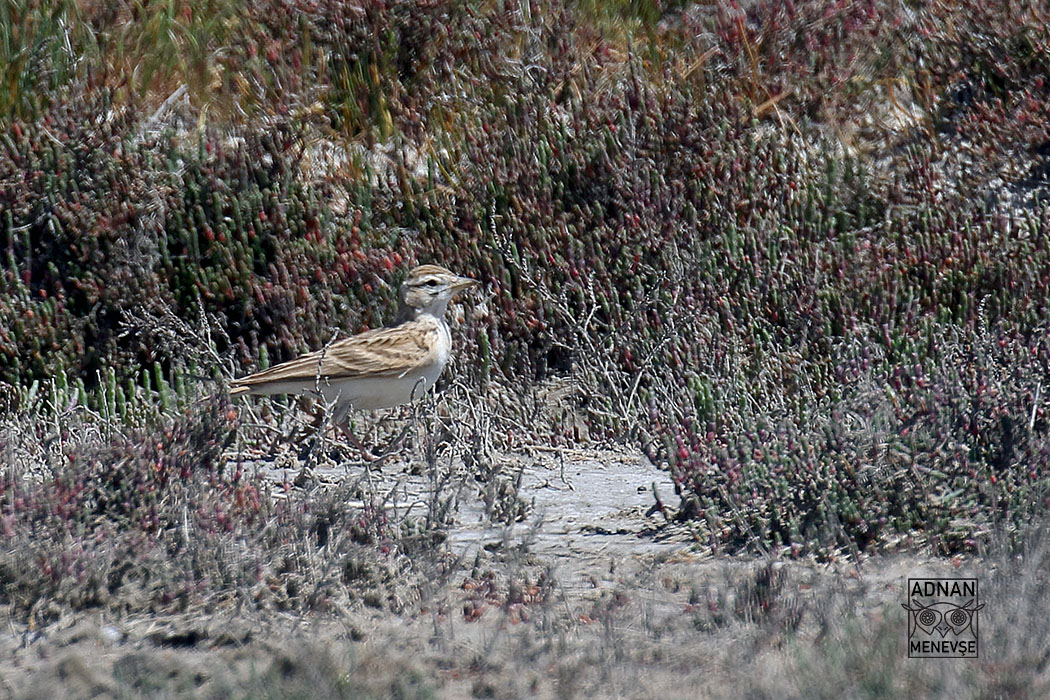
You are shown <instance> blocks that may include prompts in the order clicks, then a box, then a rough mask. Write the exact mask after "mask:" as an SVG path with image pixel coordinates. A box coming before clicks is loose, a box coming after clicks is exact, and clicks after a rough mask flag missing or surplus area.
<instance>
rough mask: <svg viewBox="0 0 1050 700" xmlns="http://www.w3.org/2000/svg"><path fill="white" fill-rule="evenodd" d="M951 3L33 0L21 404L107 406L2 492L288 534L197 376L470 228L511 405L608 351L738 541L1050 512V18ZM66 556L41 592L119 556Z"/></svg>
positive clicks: (15, 284)
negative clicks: (84, 566) (236, 464)
mask: <svg viewBox="0 0 1050 700" xmlns="http://www.w3.org/2000/svg"><path fill="white" fill-rule="evenodd" d="M913 5H914V6H908V5H906V4H899V3H890V2H839V3H827V2H815V1H814V2H810V1H808V0H804V1H800V2H795V3H780V2H775V3H764V2H759V3H751V4H750V5H749V6H748V7H747V9H745V10H741V9H738V8H735V6H730V5H724V6H717V7H716V6H709V5H695V6H680V7H679V6H672V7H668V8H662V7H661V6H659V5H657V4H655V3H633V2H631V3H620V4H618V5H617V6H616V7H614V8H612V9H610V8H609V7H606V6H604V5H602V4H599V3H583V4H581V5H580V6H577V5H575V4H571V3H570V4H564V3H557V2H552V3H540V4H539V5H536V4H535V3H532V4H529V3H518V2H508V3H504V2H494V3H474V2H460V1H456V0H450V1H448V2H436V3H424V4H420V3H412V2H409V3H392V4H389V5H388V4H385V3H375V4H373V3H365V4H364V5H363V6H357V5H354V4H352V3H344V2H335V1H332V2H317V3H287V2H276V1H275V2H263V3H258V4H253V5H251V6H250V7H249V6H242V5H240V4H238V5H237V6H234V5H233V4H232V3H226V2H222V1H221V0H220V1H217V2H211V3H203V4H201V3H187V2H175V1H172V2H145V1H143V2H139V1H136V2H123V3H72V2H68V3H45V4H41V3H32V2H4V3H3V4H2V5H0V40H2V41H0V51H2V55H0V65H3V66H4V71H5V72H4V74H3V80H2V87H0V90H2V92H0V123H2V129H0V132H2V144H0V252H2V257H3V259H2V272H0V381H2V382H3V383H4V386H5V390H4V394H3V395H4V401H5V407H6V408H7V409H8V413H9V415H10V418H11V420H12V421H18V420H22V421H29V420H31V421H33V422H35V424H36V425H37V431H38V433H39V437H40V439H41V440H42V441H44V442H46V443H47V444H52V443H50V442H47V441H51V440H57V443H55V444H59V445H61V444H62V443H63V440H64V438H63V428H62V422H61V420H57V419H55V417H56V416H57V417H59V418H61V417H62V416H64V415H68V413H69V412H70V411H73V410H80V411H83V412H85V414H86V415H87V417H88V424H90V425H95V426H99V427H98V428H97V430H98V432H99V433H100V434H102V435H103V439H101V440H97V441H95V442H94V443H92V442H91V440H86V441H84V442H81V443H77V444H78V445H79V446H78V447H77V448H76V449H70V450H61V449H59V450H52V451H50V452H47V457H46V459H43V462H42V463H44V464H46V469H44V468H43V467H41V468H40V469H39V470H38V471H36V472H34V473H32V474H26V473H24V471H22V470H19V469H15V468H14V467H11V468H7V469H5V471H4V473H3V484H2V486H0V509H2V511H3V513H4V516H3V517H4V519H5V520H4V523H5V525H4V527H5V528H9V529H10V531H11V532H13V533H21V535H20V536H22V537H25V538H27V541H29V540H32V541H34V542H38V543H39V546H40V547H46V546H48V542H47V541H45V539H44V538H42V535H41V533H45V532H46V533H51V535H52V536H54V537H61V538H63V539H62V541H63V542H64V543H65V545H72V546H73V549H72V550H70V551H78V550H76V547H85V548H87V549H91V548H92V547H95V546H96V545H97V543H99V542H101V541H103V539H106V538H108V537H111V536H112V537H115V538H116V539H115V540H111V541H116V542H121V543H124V544H120V545H119V546H120V547H123V546H125V544H126V545H127V546H135V547H139V546H140V545H141V546H142V547H143V549H141V550H136V551H141V556H142V557H148V556H152V555H151V554H148V552H163V551H169V552H176V553H177V552H178V551H179V546H181V545H179V544H178V538H179V537H184V536H183V535H181V534H180V532H181V530H180V529H184V528H185V527H186V526H185V522H187V521H186V519H185V518H183V513H184V512H186V511H188V512H192V513H196V514H197V515H195V516H194V517H195V518H197V520H196V521H195V523H194V527H197V528H202V531H205V532H207V531H209V527H213V529H215V530H216V531H220V530H225V531H226V532H227V533H229V532H233V531H236V532H242V530H241V528H246V530H243V532H245V533H248V532H250V533H251V534H244V537H246V538H256V539H254V540H253V541H256V542H261V543H264V545H260V546H264V550H263V551H275V550H266V549H265V547H270V546H271V545H272V547H278V545H280V546H291V545H289V544H288V543H287V542H284V543H278V542H275V541H272V540H269V539H267V538H269V537H270V536H271V531H270V530H267V529H266V528H267V527H272V523H273V521H274V518H278V517H280V509H278V508H277V507H276V506H275V505H274V503H273V502H272V501H271V500H270V499H268V498H267V497H266V487H265V485H264V484H263V483H261V481H256V482H252V483H248V482H247V481H245V479H247V478H248V477H245V476H244V475H237V474H231V473H230V466H229V465H228V464H227V463H226V461H225V458H224V457H223V456H222V455H223V452H222V446H223V445H225V444H226V441H227V440H232V439H233V438H232V432H231V431H233V430H234V429H235V428H236V427H237V423H238V419H237V416H236V415H235V414H233V413H230V414H229V417H227V416H228V410H227V407H226V406H224V405H221V401H220V402H219V403H213V404H208V407H207V408H206V409H202V408H201V407H200V406H201V404H199V403H196V402H197V401H198V400H199V397H200V395H201V394H205V393H209V392H210V393H216V392H217V391H219V387H221V385H222V379H223V378H224V377H226V376H229V375H230V374H239V373H242V372H244V371H247V370H248V369H249V368H251V367H252V366H253V365H255V364H259V363H265V362H278V361H281V360H284V359H287V358H289V357H291V356H293V355H294V354H296V353H298V352H301V351H303V350H305V349H307V348H315V347H320V346H322V345H323V344H324V343H326V342H327V341H329V340H330V339H331V338H332V337H333V336H334V335H335V334H336V333H337V332H338V329H343V330H349V331H356V330H359V329H361V328H363V327H365V326H376V325H378V324H380V323H381V322H382V321H383V320H384V316H385V315H386V313H387V310H388V309H389V308H390V306H391V304H392V296H393V292H392V290H393V289H394V288H395V284H394V283H395V282H396V280H397V275H398V274H399V272H400V271H402V270H404V269H405V268H407V267H408V266H409V265H411V264H413V263H416V262H423V261H441V262H443V263H444V264H446V265H447V266H448V267H450V268H452V269H454V270H457V271H461V272H463V273H464V274H470V275H472V276H475V277H478V278H479V279H481V280H482V281H483V282H484V284H485V285H486V287H487V290H488V291H489V293H491V295H492V296H491V298H490V299H488V300H487V305H488V311H489V313H488V314H485V313H479V314H476V315H468V318H467V319H466V321H465V324H464V326H463V327H462V328H461V329H460V331H459V333H460V336H461V337H462V338H463V339H465V342H463V343H462V344H461V348H462V349H463V355H462V357H461V361H460V370H461V374H462V376H463V377H464V381H466V382H467V383H468V384H469V385H470V386H472V387H475V388H477V390H478V391H479V392H481V391H482V388H484V393H482V401H483V403H485V402H487V407H488V408H489V410H491V411H493V412H494V413H497V414H498V413H500V412H501V411H504V412H505V411H511V410H514V409H515V408H516V407H514V406H508V405H507V402H502V401H500V400H498V399H497V398H496V397H497V396H500V395H505V394H500V393H498V392H499V391H503V392H506V391H512V392H515V391H518V392H520V391H523V390H524V389H525V388H526V387H528V386H530V385H531V384H532V383H534V382H542V381H544V380H547V379H549V378H551V377H555V376H559V375H566V374H571V375H572V377H573V379H574V381H575V384H576V386H577V387H578V391H577V392H576V394H575V395H574V396H573V399H572V400H573V401H574V402H575V403H576V405H575V407H574V408H575V410H576V413H577V414H578V415H579V416H582V422H583V423H585V424H586V425H585V427H586V429H587V431H588V432H589V435H590V436H592V437H594V438H598V439H625V440H628V441H630V442H632V443H634V444H640V445H642V446H643V447H644V448H645V449H646V450H647V452H648V453H649V455H650V456H651V457H652V458H653V459H654V460H656V461H660V462H666V464H667V465H668V468H669V469H671V470H672V472H673V474H674V477H675V480H676V482H677V484H678V487H679V494H678V495H679V496H680V497H681V503H682V507H681V509H680V511H679V517H680V518H683V519H692V520H693V521H694V522H695V526H696V528H697V532H698V534H699V536H700V537H701V539H702V540H703V541H704V542H705V543H707V544H709V545H710V546H711V547H713V548H715V549H723V550H729V551H738V550H741V549H755V550H759V551H771V550H772V551H777V552H791V553H793V554H800V553H803V552H809V553H816V554H819V555H822V556H834V555H835V554H836V553H837V552H841V551H852V552H859V551H870V550H873V549H877V548H879V547H881V546H884V545H886V544H888V543H891V542H895V541H899V540H900V539H901V538H908V537H914V538H918V539H919V540H921V541H925V542H929V543H931V544H932V545H933V546H934V548H935V549H936V550H937V551H938V552H946V553H947V552H958V551H965V550H972V549H974V548H976V547H979V546H980V544H981V543H982V541H983V540H984V538H986V537H987V534H988V533H989V532H990V531H991V530H992V529H993V528H1002V529H1004V530H1005V531H1006V532H1008V533H1013V532H1015V531H1017V528H1019V527H1021V526H1023V525H1024V524H1025V523H1027V522H1028V521H1029V520H1030V518H1031V517H1032V515H1033V514H1034V513H1035V512H1037V511H1039V510H1041V509H1042V508H1043V507H1044V505H1045V499H1046V498H1047V496H1048V494H1047V489H1046V487H1047V479H1048V475H1050V472H1048V471H1047V470H1048V463H1050V460H1048V455H1050V439H1048V434H1050V414H1048V412H1047V406H1048V404H1047V395H1048V392H1050V341H1048V340H1047V334H1046V332H1047V327H1048V321H1050V316H1048V312H1047V305H1046V304H1047V302H1046V299H1047V298H1048V297H1050V294H1048V292H1050V277H1048V275H1047V273H1046V271H1047V270H1048V269H1050V191H1048V175H1047V173H1048V172H1050V170H1048V169H1050V165H1048V163H1050V161H1048V160H1047V159H1048V158H1050V155H1048V153H1050V150H1048V144H1050V123H1048V122H1047V120H1046V118H1045V117H1046V115H1045V106H1046V104H1047V102H1048V99H1050V30H1048V27H1050V22H1048V21H1047V20H1048V19H1050V18H1048V17H1047V16H1045V11H1042V12H1043V14H1040V12H1041V11H1040V10H1039V9H1038V6H1036V7H1035V8H1029V9H1020V8H1015V7H1014V6H1013V4H1010V3H1006V4H1005V5H1006V6H1003V7H1001V6H1000V4H996V3H993V4H991V5H993V6H992V7H988V6H986V5H988V4H987V3H978V2H975V1H969V0H967V1H960V2H947V3H936V4H925V3H923V4H917V5H915V4H913ZM471 353H474V354H473V355H472V354H471ZM208 378H214V380H215V381H209V380H208ZM49 417H50V418H49ZM49 420H54V424H53V425H52V423H49V422H48V421H49ZM78 425H80V424H79V423H78ZM56 426H57V427H56ZM580 429H581V426H580V425H579V424H578V423H574V422H572V421H569V420H566V421H565V422H564V424H560V423H556V424H555V425H553V426H552V427H551V429H550V431H548V432H549V434H545V435H543V436H541V437H542V439H543V440H547V441H550V442H553V443H555V444H560V445H564V444H567V443H569V442H572V441H573V440H575V439H576V436H577V435H579V433H580ZM85 430H86V429H85ZM49 431H50V432H49ZM85 434H86V433H85ZM151 435H152V436H155V437H156V438H157V442H156V444H153V442H152V441H151V440H150V439H149V436H151ZM42 444H43V443H42ZM172 455H182V456H181V457H172ZM38 462H39V460H38ZM114 465H121V466H120V467H119V468H117V467H115V466H114ZM29 477H32V478H29ZM205 486H206V487H207V488H205ZM249 492H250V493H249ZM147 493H148V494H150V495H149V496H148V497H147V496H146V495H144V494H147ZM206 493H207V494H212V495H211V496H207V497H206V496H205V494H206ZM238 494H239V495H238ZM211 498H214V499H217V502H216V503H213V502H212V501H211V500H209V499H211ZM200 499H204V500H200ZM231 499H232V502H234V503H237V504H241V505H238V507H237V508H234V510H233V511H227V510H223V508H226V507H228V506H229V503H230V502H231ZM245 504H246V505H245ZM242 506H243V507H242ZM289 507H290V506H289ZM302 507H303V508H306V506H305V505H303V506H302ZM216 509H218V510H216ZM275 509H276V510H275ZM220 511H221V512H220ZM373 515H374V513H373ZM303 517H304V518H306V520H304V521H303V522H304V523H305V524H304V525H303V527H305V528H307V529H308V530H309V528H310V527H315V530H314V531H315V532H316V523H315V522H314V521H312V520H310V517H313V516H309V517H307V516H305V515H304V516H303ZM340 517H343V516H340ZM345 518H346V522H345V523H343V521H340V523H342V524H341V525H340V527H342V526H343V525H345V526H346V527H347V528H350V529H351V530H353V527H357V528H359V529H360V528H362V527H363V528H365V529H366V530H367V529H368V528H372V527H373V526H374V527H380V525H381V523H378V521H377V520H371V519H369V518H364V519H363V520H361V521H360V522H358V523H357V525H354V526H351V524H350V523H351V522H352V521H353V520H354V519H353V517H351V516H350V515H346V516H345ZM311 522H314V525H310V524H309V523H311ZM209 523H211V525H209ZM326 527H327V526H326ZM348 532H349V530H348ZM354 532H355V533H357V534H355V535H354V538H357V537H358V535H359V534H360V533H359V532H358V531H357V530H354ZM384 536H385V535H384ZM380 539H381V538H380ZM365 540H366V541H368V542H374V541H376V539H375V538H373V539H369V538H368V537H365ZM132 541H133V544H129V543H132ZM267 542H270V544H265V543H267ZM90 543H94V544H90ZM52 544H53V543H52ZM65 545H63V546H65ZM108 546H110V545H107V547H108ZM165 548H167V549H165ZM87 549H85V550H84V551H87ZM92 551H94V550H92ZM48 556H49V555H48V554H46V553H43V551H42V550H41V553H40V555H39V557H37V558H36V559H32V557H30V559H24V560H22V559H20V560H19V562H18V563H17V565H12V564H10V563H8V564H5V566H14V568H13V569H9V570H7V573H5V575H4V577H3V581H4V583H3V593H2V595H3V597H4V599H5V600H6V601H8V602H13V601H16V600H17V601H19V602H18V604H19V605H23V606H25V607H26V608H27V609H28V608H31V607H32V606H33V604H34V600H35V599H36V598H35V596H37V595H39V593H36V592H33V590H29V589H27V588H26V586H30V588H32V585H31V584H29V583H26V581H27V580H35V579H32V576H31V575H30V574H29V573H27V572H29V571H31V570H32V567H33V566H45V565H46V571H49V572H51V575H52V578H51V584H49V585H52V588H51V589H49V593H48V595H58V594H59V593H58V592H59V591H61V590H62V586H63V585H65V584H64V583H63V582H68V580H69V579H70V578H72V579H77V577H80V576H81V572H80V570H78V569H77V567H76V565H74V564H71V563H69V562H65V563H63V564H61V565H59V564H56V563H54V562H51V561H50V560H48ZM85 556H87V555H85ZM31 560H32V561H31ZM34 561H35V562H36V563H35V564H34V563H33V562H34ZM113 561H116V560H115V559H114V560H113ZM172 561H174V559H173V560H172ZM196 561H197V564H199V567H198V568H197V569H194V570H193V571H190V572H188V573H187V577H188V579H189V580H194V581H200V580H203V579H205V578H207V579H208V580H211V581H213V582H214V581H219V580H224V581H225V580H228V581H231V582H232V581H238V582H240V583H242V584H243V583H244V581H245V580H247V579H244V578H243V577H244V576H247V574H246V573H245V572H242V571H237V572H229V571H225V570H223V569H222V568H221V566H219V564H221V562H211V563H209V562H207V561H205V560H204V559H198V560H196ZM213 565H214V566H218V567H219V568H218V569H214V568H210V567H213ZM268 565H269V564H265V565H263V564H261V566H263V568H265V566H268ZM12 572H13V573H12ZM217 572H218V573H217ZM113 575H114V574H112V572H110V573H107V574H106V576H109V577H110V578H109V579H107V580H109V581H110V583H109V584H108V585H109V586H110V587H111V588H112V586H113V585H114V584H113V581H114V579H112V576H113ZM27 576H28V577H29V578H28V579H27ZM224 577H225V578H224ZM80 580H82V579H80ZM117 584H119V581H118V582H117ZM33 585H35V584H33ZM187 585H189V584H187ZM245 585H246V584H245ZM34 590H35V589H34ZM78 595H79V593H78ZM158 595H159V596H160V597H159V598H156V600H166V601H169V602H170V601H171V600H172V598H170V597H167V596H170V595H171V594H170V592H164V593H159V594H158ZM292 597H293V598H296V600H299V597H298V596H292ZM67 598H68V597H67ZM92 600H95V599H92ZM314 602H315V601H314ZM299 604H300V603H298V602H297V603H296V605H299ZM311 604H313V603H312V602H304V603H302V605H304V606H307V607H308V606H309V605H311Z"/></svg>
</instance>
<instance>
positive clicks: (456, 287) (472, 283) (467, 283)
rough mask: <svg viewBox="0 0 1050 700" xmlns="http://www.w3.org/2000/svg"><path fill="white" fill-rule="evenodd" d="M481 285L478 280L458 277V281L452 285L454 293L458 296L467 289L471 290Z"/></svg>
mask: <svg viewBox="0 0 1050 700" xmlns="http://www.w3.org/2000/svg"><path fill="white" fill-rule="evenodd" d="M480 285H481V282H478V281H477V280H472V279H470V278H469V277H457V278H456V281H455V282H453V283H452V293H453V294H458V293H459V292H462V291H463V290H465V289H470V288H471V287H478V286H480Z"/></svg>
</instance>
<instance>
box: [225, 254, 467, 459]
mask: <svg viewBox="0 0 1050 700" xmlns="http://www.w3.org/2000/svg"><path fill="white" fill-rule="evenodd" d="M479 284H480V283H479V282H478V281H477V280H474V279H471V278H470V277H460V276H459V275H456V274H454V273H452V272H450V271H449V270H447V269H445V268H444V267H441V266H440V265H420V266H419V267H416V268H414V269H413V270H411V271H410V272H409V273H408V276H407V277H406V278H405V281H404V282H403V283H402V284H401V288H400V290H399V291H398V299H399V302H400V305H399V308H398V312H397V316H396V318H395V320H394V322H393V323H392V324H391V325H389V326H386V327H384V328H376V329H374V330H369V331H365V332H364V333H359V334H357V335H355V336H351V337H349V338H344V339H343V340H339V341H336V342H334V343H331V344H330V345H328V346H327V347H325V348H323V349H321V350H315V351H313V352H309V353H306V354H305V355H301V356H299V357H297V358H295V359H294V360H289V361H288V362H284V363H281V364H279V365H275V366H273V367H270V368H269V369H265V370H263V371H261V372H256V373H255V374H250V375H248V376H246V377H241V378H240V379H235V380H233V381H232V382H231V383H230V395H231V396H248V395H273V394H299V393H313V394H315V395H316V394H320V395H321V396H322V397H323V398H324V400H325V401H326V402H328V403H329V404H333V405H334V408H333V411H332V418H333V420H334V422H335V424H336V425H338V426H339V427H340V428H341V429H342V430H343V432H345V433H346V434H347V436H348V437H349V438H351V440H353V441H354V442H355V443H357V440H356V438H354V436H353V433H351V432H350V430H349V425H348V418H349V414H350V412H351V411H355V410H356V411H371V410H376V409H382V408H391V407H394V406H400V405H402V404H405V403H409V402H410V401H412V400H414V399H418V398H420V397H421V396H423V394H424V393H425V392H426V391H427V389H430V388H431V387H433V386H434V384H435V383H436V382H437V380H438V377H440V376H441V373H442V371H443V370H444V369H445V365H446V364H448V360H449V356H450V355H451V352H452V335H451V333H450V332H449V328H448V323H447V322H446V321H445V311H446V309H447V308H448V303H449V302H450V301H451V300H452V298H453V297H455V296H456V295H457V294H458V293H460V292H462V291H465V290H467V289H470V288H472V287H477V286H479Z"/></svg>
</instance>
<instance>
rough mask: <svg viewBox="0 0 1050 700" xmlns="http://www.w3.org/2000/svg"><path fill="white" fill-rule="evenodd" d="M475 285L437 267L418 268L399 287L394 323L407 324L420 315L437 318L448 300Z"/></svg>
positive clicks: (443, 311)
mask: <svg viewBox="0 0 1050 700" xmlns="http://www.w3.org/2000/svg"><path fill="white" fill-rule="evenodd" d="M478 284H479V283H478V281H477V280H472V279H471V278H469V277H460V276H459V275H456V274H453V273H452V272H449V271H448V270H446V269H445V268H443V267H440V266H438V265H420V266H419V267H417V268H415V269H414V270H412V271H411V272H409V273H408V277H406V278H405V281H404V282H402V283H401V292H400V297H401V313H399V314H398V320H399V321H406V320H411V319H413V318H416V317H417V316H419V315H420V314H424V313H425V314H431V315H433V316H436V317H437V318H441V317H443V316H444V315H445V309H446V307H448V302H449V301H450V300H451V299H452V297H454V296H455V295H456V294H457V293H459V292H461V291H463V290H465V289H470V288H471V287H476V286H477V285H478Z"/></svg>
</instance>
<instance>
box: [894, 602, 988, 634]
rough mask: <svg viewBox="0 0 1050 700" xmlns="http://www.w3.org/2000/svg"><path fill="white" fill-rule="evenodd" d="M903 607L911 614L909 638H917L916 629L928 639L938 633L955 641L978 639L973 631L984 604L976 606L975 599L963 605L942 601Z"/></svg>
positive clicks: (905, 604)
mask: <svg viewBox="0 0 1050 700" xmlns="http://www.w3.org/2000/svg"><path fill="white" fill-rule="evenodd" d="M901 606H902V607H903V608H904V609H905V610H907V611H908V612H909V613H911V614H910V615H909V616H908V617H909V620H908V622H909V625H908V636H909V637H913V636H915V630H916V628H917V629H918V630H921V631H922V633H923V634H924V635H925V636H926V637H933V636H934V634H935V633H936V634H937V635H939V636H940V637H941V638H945V637H947V636H948V635H949V634H951V635H952V636H953V637H954V638H955V639H959V640H962V639H976V638H977V633H976V632H975V631H974V629H973V622H974V618H975V614H974V613H976V612H977V611H978V610H980V609H981V608H983V607H984V603H981V604H980V605H976V606H975V605H974V599H973V598H971V599H970V600H968V601H966V602H965V603H963V604H962V605H958V604H956V603H950V602H947V601H942V602H938V603H931V604H930V605H925V606H924V605H922V604H919V603H913V604H912V606H909V605H908V604H907V603H901Z"/></svg>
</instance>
